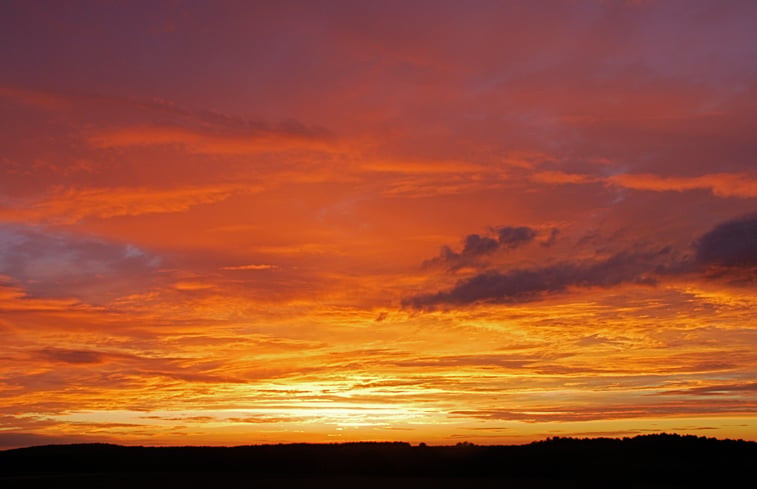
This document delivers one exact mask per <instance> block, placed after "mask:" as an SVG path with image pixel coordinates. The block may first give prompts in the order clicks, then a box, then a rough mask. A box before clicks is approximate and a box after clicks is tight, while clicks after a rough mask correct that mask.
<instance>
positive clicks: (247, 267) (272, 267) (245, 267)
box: [221, 263, 279, 271]
mask: <svg viewBox="0 0 757 489" xmlns="http://www.w3.org/2000/svg"><path fill="white" fill-rule="evenodd" d="M277 268H279V267H278V266H277V265H270V264H265V263H264V264H260V265H254V264H253V265H238V266H231V267H222V268H221V270H234V271H241V270H275V269H277Z"/></svg>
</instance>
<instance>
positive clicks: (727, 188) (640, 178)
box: [609, 173, 757, 198]
mask: <svg viewBox="0 0 757 489" xmlns="http://www.w3.org/2000/svg"><path fill="white" fill-rule="evenodd" d="M609 181H610V182H611V183H614V184H616V185H619V186H621V187H625V188H630V189H634V190H650V191H655V192H665V191H675V192H683V191H686V190H709V191H711V192H712V193H713V194H714V195H717V196H718V197H741V198H752V197H757V179H755V178H754V177H752V176H751V175H748V174H735V173H712V174H708V175H702V176H699V177H661V176H658V175H651V174H627V173H626V174H620V175H615V176H613V177H610V178H609Z"/></svg>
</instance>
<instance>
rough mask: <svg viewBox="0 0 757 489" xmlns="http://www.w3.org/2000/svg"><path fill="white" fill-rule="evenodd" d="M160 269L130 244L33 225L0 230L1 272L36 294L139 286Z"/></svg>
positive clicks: (153, 259)
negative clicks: (49, 229)
mask: <svg viewBox="0 0 757 489" xmlns="http://www.w3.org/2000/svg"><path fill="white" fill-rule="evenodd" d="M160 264H161V258H160V257H158V256H156V255H153V254H151V253H149V252H147V251H145V250H142V249H140V248H138V247H136V246H134V245H131V244H128V243H114V242H109V241H105V240H102V239H99V238H95V237H92V236H81V235H74V234H69V233H57V232H50V231H48V230H45V229H43V228H38V227H34V226H20V225H6V226H0V273H1V274H4V275H7V276H9V277H12V278H13V279H14V280H16V281H18V282H20V283H22V284H23V285H24V287H25V288H26V289H27V290H28V291H30V292H31V293H32V294H34V295H41V296H60V295H61V294H62V293H65V294H75V293H76V291H81V290H83V289H92V290H99V291H100V292H105V291H109V290H116V289H119V288H120V287H121V286H126V285H127V284H132V285H133V284H135V283H142V284H143V283H144V280H145V276H147V275H150V274H151V273H153V272H154V271H155V270H156V269H157V267H158V266H159V265H160ZM62 284H65V287H62V286H61V285H62Z"/></svg>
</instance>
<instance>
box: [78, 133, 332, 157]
mask: <svg viewBox="0 0 757 489" xmlns="http://www.w3.org/2000/svg"><path fill="white" fill-rule="evenodd" d="M88 141H89V143H90V144H91V145H92V146H94V147H96V148H123V147H131V146H155V145H179V146H182V147H184V148H185V149H186V150H187V151H190V152H193V153H203V154H223V155H230V154H257V153H268V152H282V151H302V150H305V151H334V150H335V149H336V148H337V147H338V145H337V143H336V142H335V141H333V140H332V139H331V138H326V137H324V136H322V135H314V134H307V133H296V132H285V131H273V130H262V131H250V132H248V133H247V134H229V133H212V132H209V131H200V130H196V129H187V128H182V127H161V126H133V127H126V128H121V129H112V130H107V131H100V132H96V133H94V134H92V135H90V136H89V138H88Z"/></svg>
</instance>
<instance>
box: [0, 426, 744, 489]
mask: <svg viewBox="0 0 757 489" xmlns="http://www.w3.org/2000/svg"><path fill="white" fill-rule="evenodd" d="M755 466H757V443H755V442H749V441H743V440H718V439H715V438H705V437H696V436H689V435H686V436H682V435H675V434H657V435H642V436H636V437H633V438H622V439H614V438H594V439H586V438H584V439H578V438H560V437H555V438H548V439H546V440H544V441H539V442H534V443H530V444H527V445H517V446H479V445H474V444H472V443H467V442H466V443H459V444H457V445H456V446H426V445H425V444H421V445H419V446H412V445H410V444H409V443H404V442H393V443H383V442H361V443H341V444H280V445H256V446H238V447H191V446H187V447H142V446H138V447H137V446H119V445H110V444H79V445H48V446H37V447H30V448H21V449H14V450H6V451H2V452H0V485H4V483H3V480H5V481H6V482H8V481H18V480H22V479H24V478H27V479H28V478H35V477H43V476H44V477H53V478H54V477H63V476H71V475H75V474H101V475H102V474H123V473H131V474H138V473H141V474H150V473H163V474H177V476H178V475H179V474H181V477H191V474H200V473H202V474H205V475H207V474H213V473H223V474H226V475H228V474H245V475H246V477H247V476H252V477H264V478H275V477H300V478H302V477H305V478H319V477H320V478H324V477H326V478H328V477H338V476H358V477H364V478H365V477H368V478H371V477H373V478H387V477H389V478H392V477H393V478H408V477H410V478H421V479H422V478H446V479H450V480H453V479H459V480H463V479H466V478H477V479H503V480H504V479H507V480H516V481H517V480H521V481H524V480H546V481H555V482H560V481H562V482H565V483H567V482H571V483H575V484H578V486H575V485H565V484H562V485H560V486H559V487H579V486H580V487H585V486H587V485H588V486H592V487H694V486H696V487H729V486H731V482H733V483H734V484H735V482H736V481H738V480H739V479H742V478H743V477H745V476H746V477H748V478H751V477H752V474H753V470H754V467H755ZM61 480H62V479H61ZM729 481H731V482H729ZM56 485H57V487H60V484H56ZM316 486H317V485H316ZM316 486H314V487H316ZM143 487H158V486H157V485H156V486H151V485H149V484H147V485H144V484H143ZM317 487H320V486H317ZM512 487H517V486H512ZM529 487H546V486H529ZM550 487H552V486H550Z"/></svg>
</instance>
